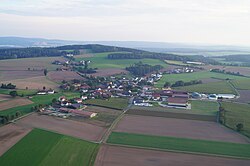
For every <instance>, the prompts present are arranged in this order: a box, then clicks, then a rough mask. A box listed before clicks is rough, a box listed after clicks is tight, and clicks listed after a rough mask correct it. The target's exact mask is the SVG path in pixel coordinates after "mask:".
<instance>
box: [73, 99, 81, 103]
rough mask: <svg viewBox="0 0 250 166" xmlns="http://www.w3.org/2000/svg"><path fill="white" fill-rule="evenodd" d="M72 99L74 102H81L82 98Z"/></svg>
mask: <svg viewBox="0 0 250 166" xmlns="http://www.w3.org/2000/svg"><path fill="white" fill-rule="evenodd" d="M74 101H75V102H76V103H82V98H75V99H74Z"/></svg>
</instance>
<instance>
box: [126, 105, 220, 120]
mask: <svg viewBox="0 0 250 166" xmlns="http://www.w3.org/2000/svg"><path fill="white" fill-rule="evenodd" d="M126 114H128V115H143V116H152V117H165V118H176V119H189V120H200V121H209V122H216V116H215V115H201V114H200V113H199V114H193V113H192V112H191V111H190V112H189V110H188V111H187V110H183V109H174V108H164V107H154V108H151V107H138V106H132V107H131V109H130V110H128V111H127V112H126Z"/></svg>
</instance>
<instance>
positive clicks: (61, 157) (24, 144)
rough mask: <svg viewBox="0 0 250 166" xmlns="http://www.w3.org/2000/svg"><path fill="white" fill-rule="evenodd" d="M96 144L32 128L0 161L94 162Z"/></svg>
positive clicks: (24, 164)
mask: <svg viewBox="0 0 250 166" xmlns="http://www.w3.org/2000/svg"><path fill="white" fill-rule="evenodd" d="M97 150H98V145H97V144H94V143H90V142H87V141H83V140H79V139H76V138H72V137H68V136H63V135H60V134H56V133H51V132H48V131H44V130H40V129H34V130H32V131H31V132H30V133H29V134H28V135H27V136H25V137H24V138H23V139H22V140H21V141H19V142H18V143H17V144H16V145H15V146H13V147H12V148H11V149H10V150H9V151H8V152H7V153H5V154H4V155H3V156H2V157H1V158H0V165H8V166H16V165H19V166H34V165H40V166H48V165H62V166H63V165H68V166H71V165H72V166H77V165H81V166H82V165H86V166H89V165H93V164H94V162H93V161H94V159H95V156H96V153H97Z"/></svg>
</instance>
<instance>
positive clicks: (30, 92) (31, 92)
mask: <svg viewBox="0 0 250 166" xmlns="http://www.w3.org/2000/svg"><path fill="white" fill-rule="evenodd" d="M11 91H17V94H18V95H19V96H21V95H23V96H31V95H34V94H36V92H37V90H29V89H28V90H26V89H1V88H0V94H6V95H8V94H9V93H10V92H11Z"/></svg>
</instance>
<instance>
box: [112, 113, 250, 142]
mask: <svg viewBox="0 0 250 166" xmlns="http://www.w3.org/2000/svg"><path fill="white" fill-rule="evenodd" d="M114 131H116V132H126V133H138V134H148V135H158V136H170V137H178V138H191V139H201V140H202V139H203V140H214V141H225V142H236V143H247V142H248V141H249V140H248V139H246V138H245V137H244V136H241V135H240V134H238V133H237V132H235V131H233V130H230V129H228V128H226V127H224V126H222V125H220V124H218V123H215V122H205V121H198V120H186V119H175V118H161V117H150V116H131V115H126V116H125V117H123V119H122V120H121V121H120V122H119V123H118V125H117V126H116V128H115V130H114Z"/></svg>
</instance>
